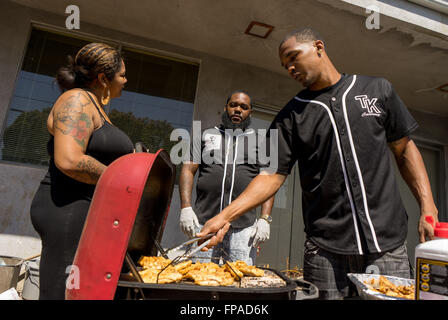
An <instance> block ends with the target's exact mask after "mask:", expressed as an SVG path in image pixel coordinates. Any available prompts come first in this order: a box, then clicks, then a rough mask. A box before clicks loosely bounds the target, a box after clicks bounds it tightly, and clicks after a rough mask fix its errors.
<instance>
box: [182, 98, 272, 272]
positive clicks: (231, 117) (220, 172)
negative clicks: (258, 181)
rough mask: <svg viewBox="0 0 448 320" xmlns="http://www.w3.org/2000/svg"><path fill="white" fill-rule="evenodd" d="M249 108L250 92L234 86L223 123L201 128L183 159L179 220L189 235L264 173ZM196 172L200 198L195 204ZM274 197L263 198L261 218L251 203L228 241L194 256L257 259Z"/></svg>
mask: <svg viewBox="0 0 448 320" xmlns="http://www.w3.org/2000/svg"><path fill="white" fill-rule="evenodd" d="M251 113H252V105H251V99H250V97H249V95H248V94H247V93H245V92H243V91H235V92H233V93H232V94H231V95H230V96H229V97H228V98H227V101H226V104H225V107H224V112H223V113H222V119H221V120H222V123H221V124H220V125H219V126H216V127H213V128H208V129H206V130H203V132H201V136H199V139H195V138H196V137H195V136H193V140H192V142H193V143H192V148H191V152H190V156H191V158H190V159H189V161H185V162H184V164H183V166H182V170H181V175H180V180H179V191H180V197H181V214H180V221H179V223H180V227H181V229H182V231H183V232H184V233H185V234H186V235H187V236H189V237H193V236H194V235H195V234H196V233H197V232H199V230H200V229H201V228H202V226H203V225H204V223H205V222H206V221H207V220H208V219H210V218H212V217H213V216H215V215H216V214H217V213H218V212H220V211H222V210H223V209H224V208H225V207H226V206H228V205H229V203H231V202H232V201H233V200H234V199H236V198H237V197H238V196H239V195H240V193H241V192H242V191H243V190H244V189H246V187H247V186H248V185H249V183H250V182H251V181H252V179H253V178H255V177H256V176H257V175H258V174H259V173H260V161H259V155H258V147H259V145H260V143H261V142H262V140H264V139H262V137H261V136H260V135H259V134H258V131H257V130H255V129H253V128H251V127H250V123H251ZM196 173H198V179H197V183H196V201H195V203H194V205H192V202H191V201H192V189H193V181H194V176H195V174H196ZM273 202H274V197H272V198H271V199H269V200H267V201H265V202H264V203H263V205H262V206H261V215H260V217H259V219H257V217H256V211H255V208H253V209H252V210H249V211H248V212H247V213H246V214H245V215H244V216H241V217H240V218H238V219H236V220H234V221H233V222H232V226H231V228H230V230H229V232H227V234H226V237H225V239H224V241H223V242H222V243H220V244H219V246H216V247H214V248H213V250H210V251H209V252H199V253H197V254H196V257H197V258H199V259H194V260H195V261H200V262H210V261H211V260H210V259H212V261H213V262H216V263H219V260H220V259H221V258H222V259H224V260H228V261H237V260H241V261H244V262H246V263H247V264H249V265H254V264H255V260H256V255H257V248H259V246H260V245H261V244H262V243H263V242H265V241H266V240H268V239H269V235H270V223H271V220H272V218H271V210H272V206H273ZM193 207H194V209H193Z"/></svg>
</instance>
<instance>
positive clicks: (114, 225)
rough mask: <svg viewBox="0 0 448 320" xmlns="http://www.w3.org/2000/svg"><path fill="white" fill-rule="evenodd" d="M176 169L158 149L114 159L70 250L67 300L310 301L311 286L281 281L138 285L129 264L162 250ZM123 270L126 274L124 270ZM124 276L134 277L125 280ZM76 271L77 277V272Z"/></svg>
mask: <svg viewBox="0 0 448 320" xmlns="http://www.w3.org/2000/svg"><path fill="white" fill-rule="evenodd" d="M175 172H176V168H175V166H174V165H173V164H172V163H171V161H170V158H169V155H168V153H167V152H166V151H164V150H159V151H158V152H157V153H155V154H152V153H147V152H137V153H133V154H129V155H125V156H123V157H121V158H119V159H117V160H116V161H114V162H113V163H112V164H111V165H109V167H108V168H107V169H106V170H105V171H104V173H103V174H102V175H101V178H100V180H99V181H98V184H97V186H96V189H95V194H94V197H93V199H92V202H91V205H90V209H89V213H88V217H87V219H86V223H85V225H84V229H83V232H82V235H81V239H80V242H79V245H78V249H77V251H76V255H75V258H74V261H73V265H74V266H76V268H72V273H71V276H73V281H75V282H76V283H72V284H71V285H70V286H68V287H67V290H66V299H67V300H112V299H185V298H188V299H204V300H206V299H207V300H209V299H223V300H227V299H232V300H235V299H310V298H314V297H316V296H317V288H316V287H315V286H314V285H312V284H310V283H308V282H305V281H299V280H296V281H293V280H291V279H289V278H288V277H286V276H284V275H283V274H281V273H279V272H277V271H276V270H273V269H267V268H264V269H266V270H269V271H271V272H273V273H274V274H276V275H278V277H280V278H281V279H283V280H284V281H285V283H286V285H284V286H282V287H273V288H272V287H267V288H266V287H260V288H239V287H223V286H221V287H213V286H210V287H209V286H198V285H194V284H188V283H169V284H157V283H155V284H154V283H143V282H142V281H141V278H140V277H139V275H138V272H137V271H136V267H135V261H138V259H139V258H140V257H141V256H142V255H144V256H157V255H158V253H159V252H163V249H162V247H161V246H160V242H161V239H162V235H163V231H164V227H165V222H166V219H167V216H168V212H169V204H170V201H171V196H172V193H173V187H174V181H175V176H176V174H175ZM126 268H128V269H127V271H126ZM129 272H131V273H132V274H134V277H133V278H132V277H131V278H130V277H129ZM77 273H78V274H77Z"/></svg>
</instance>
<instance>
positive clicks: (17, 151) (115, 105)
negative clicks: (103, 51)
mask: <svg viewBox="0 0 448 320" xmlns="http://www.w3.org/2000/svg"><path fill="white" fill-rule="evenodd" d="M89 42H93V40H92V41H89V39H80V38H75V37H68V36H66V35H62V34H57V33H54V32H48V31H46V30H40V29H33V30H32V32H31V36H30V40H29V43H28V47H27V49H26V53H25V56H24V60H23V64H22V68H21V70H20V72H19V74H18V77H17V80H16V86H15V90H14V93H13V96H12V98H11V101H10V103H9V110H8V115H7V120H6V123H5V126H4V128H3V134H2V138H1V146H0V153H1V154H0V155H1V158H0V159H2V160H3V161H11V162H19V163H24V164H33V165H41V166H47V165H48V162H49V155H48V153H47V143H48V140H49V137H50V135H49V133H48V130H47V127H46V123H47V117H48V114H49V112H50V110H51V108H52V106H53V103H54V102H55V101H56V99H57V98H58V96H59V95H60V94H61V92H60V90H59V87H58V85H57V83H56V81H55V78H54V76H55V74H56V72H57V70H58V69H59V67H61V66H63V65H65V64H66V63H67V56H68V55H71V56H75V55H76V52H77V51H78V50H79V49H80V48H82V47H83V46H84V45H85V44H87V43H89ZM109 44H111V43H109ZM111 45H114V44H111ZM115 45H116V44H115ZM122 54H123V58H124V61H125V64H126V69H127V70H126V77H127V79H128V83H127V84H126V86H125V89H124V90H123V92H122V96H121V97H120V98H117V99H114V100H112V101H111V103H110V104H109V106H107V107H106V111H107V112H108V114H109V117H110V119H111V121H112V123H113V124H115V125H116V126H117V127H119V128H120V129H122V130H123V131H125V132H126V133H127V134H128V135H129V136H130V137H131V139H132V141H133V142H134V143H136V142H143V143H144V144H145V145H146V146H147V147H148V149H149V150H150V151H151V152H156V151H157V150H159V149H161V148H163V149H165V150H167V151H168V152H169V151H170V149H171V147H172V145H174V143H175V142H171V141H170V134H171V131H172V130H173V129H175V128H184V129H187V130H189V131H190V127H191V123H192V118H193V106H194V98H195V92H196V84H197V78H198V71H199V65H198V64H195V63H191V62H188V61H182V60H179V59H173V58H170V57H165V56H160V55H154V54H151V53H148V52H143V51H137V50H135V49H132V48H122ZM176 143H177V142H176Z"/></svg>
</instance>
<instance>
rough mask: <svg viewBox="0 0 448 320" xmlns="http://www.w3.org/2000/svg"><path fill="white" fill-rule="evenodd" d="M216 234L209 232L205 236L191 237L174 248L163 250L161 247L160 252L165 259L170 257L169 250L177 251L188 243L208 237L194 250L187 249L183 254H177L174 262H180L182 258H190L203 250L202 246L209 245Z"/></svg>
mask: <svg viewBox="0 0 448 320" xmlns="http://www.w3.org/2000/svg"><path fill="white" fill-rule="evenodd" d="M214 235H216V233H209V234H207V235H205V236H203V237H196V238H192V239H190V240H188V241H185V242H184V243H181V244H180V245H178V246H175V247H172V248H170V249H167V250H163V249H162V248H159V251H160V254H161V255H162V257H164V258H165V259H168V252H170V251H177V250H179V249H181V248H182V247H184V246H187V245H189V244H193V243H195V242H197V241H200V240H206V239H208V240H207V241H205V242H204V243H202V244H201V245H199V246H197V247H196V248H194V249H193V250H187V251H185V252H184V253H183V254H181V255H179V256H177V257H176V258H174V259H173V263H177V262H179V261H181V260H186V259H189V258H190V257H191V256H193V255H194V254H195V253H196V252H198V251H199V250H201V249H202V248H204V247H205V246H206V245H208V244H209V242H210V240H211V239H210V238H211V237H213V236H214Z"/></svg>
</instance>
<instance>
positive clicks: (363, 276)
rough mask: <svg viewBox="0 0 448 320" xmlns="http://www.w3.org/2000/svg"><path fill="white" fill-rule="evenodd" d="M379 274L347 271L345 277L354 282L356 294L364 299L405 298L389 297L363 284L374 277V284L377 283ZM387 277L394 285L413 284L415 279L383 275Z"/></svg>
mask: <svg viewBox="0 0 448 320" xmlns="http://www.w3.org/2000/svg"><path fill="white" fill-rule="evenodd" d="M380 276H381V275H380V274H372V273H348V274H347V277H348V278H349V279H350V280H351V281H352V282H353V283H354V284H355V286H356V288H357V289H358V294H359V296H360V297H361V298H362V299H365V300H406V301H409V299H405V298H398V297H391V296H388V295H385V294H382V293H380V292H378V291H374V290H372V289H370V286H369V285H367V284H365V283H364V281H371V280H372V279H375V282H374V284H373V286H375V284H378V282H379V279H380ZM383 277H385V278H387V279H388V280H389V281H390V282H392V283H393V284H394V285H396V286H414V285H415V281H414V280H413V279H406V278H399V277H392V276H383Z"/></svg>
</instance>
